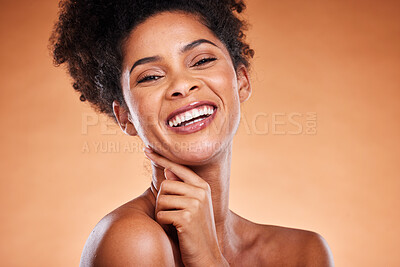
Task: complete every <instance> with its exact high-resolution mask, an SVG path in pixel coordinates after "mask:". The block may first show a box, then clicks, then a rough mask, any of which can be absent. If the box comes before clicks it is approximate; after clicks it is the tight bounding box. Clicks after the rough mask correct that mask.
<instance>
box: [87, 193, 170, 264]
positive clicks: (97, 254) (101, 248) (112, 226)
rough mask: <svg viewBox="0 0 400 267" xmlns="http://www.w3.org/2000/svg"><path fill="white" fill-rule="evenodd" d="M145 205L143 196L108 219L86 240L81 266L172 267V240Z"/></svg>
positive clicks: (111, 214) (96, 227) (109, 215)
mask: <svg viewBox="0 0 400 267" xmlns="http://www.w3.org/2000/svg"><path fill="white" fill-rule="evenodd" d="M145 194H146V193H145ZM146 202H148V201H147V200H146V197H143V195H142V196H140V197H139V198H137V199H135V200H133V201H131V202H128V203H126V204H125V205H123V206H121V207H120V208H118V209H116V210H114V211H113V212H111V213H110V214H108V215H107V216H105V217H104V218H103V219H102V220H101V221H100V222H99V223H98V224H97V225H96V226H95V228H94V229H93V231H92V233H91V234H90V236H89V238H88V240H87V241H86V244H85V247H84V249H83V252H82V256H81V263H80V266H82V267H83V266H85V267H86V266H136V265H139V264H140V266H151V265H154V264H155V263H162V265H173V264H174V257H173V250H172V246H171V243H170V241H169V238H168V236H167V235H166V234H165V232H164V230H163V229H162V228H161V226H160V225H159V224H158V223H157V222H156V221H154V220H153V218H152V217H151V215H150V214H149V213H148V212H147V210H146V209H149V208H151V207H149V205H150V206H151V203H146Z"/></svg>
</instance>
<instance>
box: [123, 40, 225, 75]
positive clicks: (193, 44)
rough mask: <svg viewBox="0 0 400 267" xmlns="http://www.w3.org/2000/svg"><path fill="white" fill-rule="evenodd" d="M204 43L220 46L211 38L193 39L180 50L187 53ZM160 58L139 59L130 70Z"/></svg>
mask: <svg viewBox="0 0 400 267" xmlns="http://www.w3.org/2000/svg"><path fill="white" fill-rule="evenodd" d="M204 43H206V44H210V45H213V46H215V47H218V46H217V45H216V44H214V43H213V42H211V41H209V40H206V39H198V40H195V41H193V42H191V43H189V44H187V45H185V46H184V47H183V48H182V49H181V51H180V52H181V53H185V52H187V51H189V50H191V49H193V48H195V47H197V46H199V45H201V44H204ZM159 60H161V57H160V56H154V57H145V58H142V59H139V60H138V61H136V62H135V63H134V64H133V66H132V68H131V70H130V72H129V73H132V71H133V69H134V68H135V67H137V66H139V65H143V64H146V63H151V62H155V61H159Z"/></svg>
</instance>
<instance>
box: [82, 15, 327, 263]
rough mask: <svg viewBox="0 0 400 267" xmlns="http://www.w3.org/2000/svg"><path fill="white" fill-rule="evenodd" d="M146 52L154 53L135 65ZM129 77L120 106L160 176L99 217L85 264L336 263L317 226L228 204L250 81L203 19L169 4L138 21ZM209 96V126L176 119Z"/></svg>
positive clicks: (120, 116) (128, 46)
mask: <svg viewBox="0 0 400 267" xmlns="http://www.w3.org/2000/svg"><path fill="white" fill-rule="evenodd" d="M198 40H207V42H196V41H198ZM193 43H196V45H190V44H193ZM143 58H151V60H146V61H145V62H144V64H139V65H137V66H135V68H133V70H132V72H131V69H132V66H133V65H134V64H135V62H137V61H138V60H140V59H143ZM142 63H143V61H142ZM121 84H122V88H123V93H124V98H125V100H126V103H127V107H124V106H122V105H121V104H120V103H118V102H114V103H113V109H114V114H115V116H116V118H117V121H118V123H119V125H120V127H121V129H122V130H123V131H124V132H125V133H126V134H128V135H131V136H139V137H140V138H141V140H142V141H143V142H144V144H145V145H146V147H147V148H146V149H145V155H146V156H147V157H148V158H149V159H150V161H151V163H152V171H153V174H152V183H151V187H150V188H149V189H148V190H147V191H146V192H145V193H144V194H143V195H141V196H139V197H138V198H136V199H134V200H132V201H130V202H128V203H126V204H125V205H123V206H121V207H120V208H118V209H116V210H115V211H113V212H111V213H110V214H109V215H107V216H106V217H104V218H103V219H102V220H101V221H100V222H99V223H98V224H97V225H96V227H95V229H94V230H93V232H92V233H91V235H90V237H89V238H88V241H87V242H86V245H85V248H84V250H83V253H82V258H81V266H229V265H231V266H318V267H324V266H333V260H332V255H331V252H330V250H329V247H328V245H327V244H326V242H325V241H324V239H323V238H322V237H321V236H319V235H318V234H316V233H313V232H309V231H303V230H297V229H289V228H284V227H278V226H270V225H260V224H255V223H252V222H250V221H248V220H246V219H244V218H242V217H240V216H238V215H237V214H235V213H233V212H232V211H230V210H229V207H228V204H229V179H230V164H231V154H232V139H233V136H234V134H235V132H236V130H237V127H238V124H239V117H240V116H239V115H240V103H243V102H244V101H246V100H247V99H248V97H249V96H250V94H251V86H250V81H249V77H248V72H247V69H246V68H245V67H244V66H238V67H237V68H236V69H235V67H234V66H233V63H232V60H231V58H230V55H229V52H228V50H227V49H226V47H225V46H224V44H223V43H222V42H221V41H220V40H219V39H218V38H217V37H216V36H214V34H213V33H212V32H211V31H210V30H209V29H208V28H207V27H205V26H204V25H203V24H202V23H200V21H199V20H198V18H196V17H195V16H193V15H192V14H185V13H182V12H163V13H159V14H157V15H155V16H153V17H151V18H149V19H147V20H146V21H144V22H143V23H142V24H140V25H138V26H137V27H136V28H135V29H134V30H133V31H132V32H131V34H130V36H129V38H128V39H127V41H126V43H125V45H124V62H123V69H122V79H121ZM202 100H207V101H212V102H213V103H215V104H216V106H217V113H216V116H215V119H214V120H213V121H212V123H211V124H210V125H209V126H208V127H207V128H205V129H203V130H201V131H198V132H195V133H191V134H179V133H174V132H172V131H171V130H170V129H169V128H168V127H167V124H166V118H167V116H168V115H169V114H170V113H171V112H173V111H174V110H176V109H177V108H180V107H182V106H185V105H187V104H189V103H192V102H194V101H202Z"/></svg>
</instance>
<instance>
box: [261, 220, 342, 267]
mask: <svg viewBox="0 0 400 267" xmlns="http://www.w3.org/2000/svg"><path fill="white" fill-rule="evenodd" d="M261 229H262V231H263V234H262V235H261V238H260V242H261V243H263V244H264V245H265V247H266V248H267V250H268V251H269V252H268V253H267V254H268V261H271V260H272V261H275V262H285V263H288V264H290V265H292V264H295V265H298V264H300V265H301V266H318V267H325V266H326V267H330V266H334V264H333V257H332V253H331V250H330V248H329V246H328V244H327V242H326V241H325V239H324V238H323V237H322V236H321V235H319V234H318V233H315V232H311V231H306V230H300V229H293V228H286V227H280V226H271V225H263V226H261Z"/></svg>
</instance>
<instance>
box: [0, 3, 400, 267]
mask: <svg viewBox="0 0 400 267" xmlns="http://www.w3.org/2000/svg"><path fill="white" fill-rule="evenodd" d="M399 11H400V4H399V2H398V1H389V0H385V1H370V0H367V1H366V0H358V1H356V0H346V1H345V0H338V1H322V0H309V1H295V0H282V1H272V0H270V1H265V0H264V1H261V0H249V1H248V13H247V14H248V17H249V19H250V22H251V24H252V25H253V26H252V27H251V29H250V32H249V34H248V36H249V41H250V42H251V44H252V46H253V47H254V48H255V50H256V57H255V59H254V61H253V71H252V81H253V95H252V98H251V99H250V100H249V101H248V102H246V103H245V104H244V105H243V111H242V112H243V118H244V120H242V124H241V127H240V128H239V131H238V133H237V136H236V137H235V142H234V157H233V166H232V177H231V209H232V210H234V211H236V212H237V213H239V214H241V215H243V216H244V217H246V218H249V219H251V220H253V221H256V222H260V223H267V224H277V225H283V226H288V227H296V228H304V229H310V230H313V231H317V232H319V233H321V234H322V235H323V236H324V237H325V238H326V240H327V241H328V242H329V244H330V246H331V248H332V251H333V255H334V258H335V262H336V266H400V256H399V254H398V248H399V247H400V239H399V237H400V220H399V219H400V214H399V213H400V212H399V211H400V207H399V206H400V205H399V204H400V197H399V195H400V179H399V178H400V177H399V156H400V145H399V137H400V136H399V134H400V123H399V119H398V118H399V115H400V107H399V96H400V92H399V89H400V88H399V87H400V75H399V74H400V73H399V67H400V61H399V60H400V16H399V15H398V14H399ZM56 14H57V1H54V0H52V1H50V0H42V1H35V2H32V1H26V0H19V1H16V0H13V1H11V0H8V1H7V0H6V1H4V0H2V1H0V22H1V23H0V36H1V43H0V45H1V49H0V58H1V61H0V62H1V63H0V75H1V79H0V87H1V90H0V94H1V97H0V101H1V105H0V109H1V112H0V116H1V131H0V140H1V150H0V151H1V152H0V153H1V154H0V156H1V161H0V166H1V189H0V190H1V191H0V198H1V199H0V200H1V201H0V203H1V223H0V236H1V239H0V253H1V254H0V259H1V265H2V266H77V265H78V263H79V258H80V253H81V250H82V248H83V245H84V242H85V240H86V238H87V236H88V235H89V233H90V231H91V229H92V228H93V226H94V225H95V224H96V222H97V221H98V220H99V219H100V218H101V217H102V216H103V215H105V214H106V213H108V212H109V211H111V210H112V209H114V208H116V207H117V206H119V205H120V204H122V203H125V202H126V201H129V200H130V199H132V198H133V197H135V196H137V195H139V194H140V193H141V192H143V191H144V190H145V189H146V188H147V186H148V185H149V172H148V171H147V170H146V165H147V163H146V161H145V159H144V156H143V154H142V152H141V150H140V149H137V148H136V147H135V146H139V145H140V142H139V141H138V140H137V139H135V138H129V137H127V136H123V135H122V134H120V133H118V134H115V133H114V132H113V131H115V130H118V129H116V128H115V127H109V126H108V125H107V123H106V122H104V121H103V119H104V117H102V116H100V117H99V116H96V115H95V114H94V113H93V112H92V111H91V110H90V108H89V107H88V106H87V105H85V104H82V103H80V102H79V100H78V98H79V96H78V95H77V94H75V93H74V92H73V89H72V87H71V85H70V80H69V78H68V77H67V75H66V74H65V72H64V71H63V69H61V68H58V69H57V68H54V67H53V66H52V62H51V58H50V57H49V54H48V51H47V39H48V36H49V34H50V31H51V28H52V25H53V22H54V21H55V19H56V16H57V15H56ZM307 112H313V113H316V115H317V119H316V122H317V125H316V129H317V132H316V133H310V132H307V131H306V130H307V129H308V128H307V123H309V119H308V118H307V117H306V116H307V115H306V114H307ZM296 113H299V114H300V115H301V116H297V115H296ZM293 114H295V117H293V118H294V119H295V120H296V121H297V122H298V124H300V125H302V127H303V129H302V131H301V133H298V132H299V130H300V128H299V126H298V125H297V126H296V125H294V124H293V123H292V122H291V121H290V118H291V116H292V115H293ZM274 116H275V117H274ZM296 116H297V117H296ZM274 118H275V120H276V121H275V122H274V121H273V119H274ZM96 119H99V122H97V123H96ZM314 119H315V118H314ZM85 120H87V121H86V122H85ZM314 122H315V120H314ZM279 123H285V124H284V125H280V124H279ZM92 124H95V125H92ZM274 125H275V129H274V128H273V127H274ZM266 126H268V127H269V128H268V131H267V128H266ZM282 132H283V133H282ZM293 132H296V133H295V134H294V133H293ZM99 142H100V143H99ZM96 144H97V145H98V144H101V147H102V150H101V149H100V148H101V147H100V146H99V149H97V151H96ZM110 144H111V145H110ZM86 145H87V147H86V148H85V146H86ZM107 145H108V148H107ZM112 145H114V146H120V151H119V152H115V151H113V149H112ZM110 147H111V148H110ZM87 149H89V151H87ZM126 150H127V151H126Z"/></svg>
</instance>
